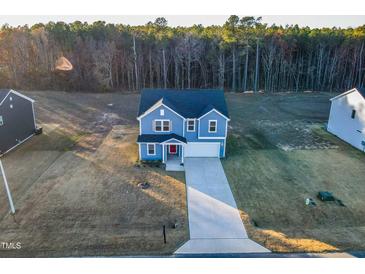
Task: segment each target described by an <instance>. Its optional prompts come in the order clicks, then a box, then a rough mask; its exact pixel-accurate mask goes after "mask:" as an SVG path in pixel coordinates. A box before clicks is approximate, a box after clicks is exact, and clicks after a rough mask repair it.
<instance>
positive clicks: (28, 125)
mask: <svg viewBox="0 0 365 274" xmlns="http://www.w3.org/2000/svg"><path fill="white" fill-rule="evenodd" d="M33 104H34V100H32V99H31V98H29V97H27V96H25V95H23V94H21V93H19V92H17V91H15V90H12V89H0V156H1V155H3V154H5V153H7V152H8V151H10V150H12V149H13V148H15V147H16V146H17V145H19V144H21V143H23V142H24V141H26V140H28V139H29V138H30V137H32V136H33V135H34V134H35V131H36V122H35V115H34V106H33Z"/></svg>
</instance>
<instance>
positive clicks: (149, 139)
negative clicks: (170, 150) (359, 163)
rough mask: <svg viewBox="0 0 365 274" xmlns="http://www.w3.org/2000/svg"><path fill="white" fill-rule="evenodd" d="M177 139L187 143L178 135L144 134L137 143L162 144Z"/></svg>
mask: <svg viewBox="0 0 365 274" xmlns="http://www.w3.org/2000/svg"><path fill="white" fill-rule="evenodd" d="M172 138H174V139H176V140H179V141H181V142H184V143H186V138H184V137H182V136H180V135H177V134H174V133H172V134H142V135H139V136H138V138H137V143H162V142H165V141H167V140H170V139H172Z"/></svg>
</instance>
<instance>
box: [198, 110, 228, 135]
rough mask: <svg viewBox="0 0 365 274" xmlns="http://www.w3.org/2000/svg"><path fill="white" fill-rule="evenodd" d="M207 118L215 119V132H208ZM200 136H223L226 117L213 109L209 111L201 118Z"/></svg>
mask: <svg viewBox="0 0 365 274" xmlns="http://www.w3.org/2000/svg"><path fill="white" fill-rule="evenodd" d="M209 120H217V132H216V133H209V132H208V128H209ZM199 131H200V132H199V133H200V137H225V134H226V119H225V118H224V117H222V115H220V114H218V113H217V112H215V111H212V112H210V113H209V114H207V115H206V116H204V117H203V118H202V119H200V124H199Z"/></svg>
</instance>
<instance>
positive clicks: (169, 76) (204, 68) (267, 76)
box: [0, 15, 365, 92]
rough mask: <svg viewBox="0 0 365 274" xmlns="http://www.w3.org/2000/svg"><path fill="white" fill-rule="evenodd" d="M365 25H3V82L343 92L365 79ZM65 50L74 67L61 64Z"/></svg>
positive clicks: (235, 21)
mask: <svg viewBox="0 0 365 274" xmlns="http://www.w3.org/2000/svg"><path fill="white" fill-rule="evenodd" d="M364 42H365V25H363V26H360V27H357V28H346V29H343V28H315V29H311V28H309V27H299V26H298V25H290V26H285V27H283V26H276V25H271V26H268V25H267V24H264V23H262V22H261V18H260V17H242V18H239V17H238V16H235V15H232V16H230V17H229V18H228V20H227V21H226V22H225V24H224V25H222V26H218V25H213V26H207V27H203V26H202V25H194V26H191V27H170V26H168V24H167V21H166V19H165V18H163V17H160V18H157V19H156V20H155V21H154V22H148V23H147V24H146V25H143V26H130V25H123V24H106V23H105V22H103V21H97V22H94V23H92V24H88V23H86V22H80V21H75V22H73V23H69V24H67V23H64V22H49V23H47V24H36V25H33V26H31V27H29V26H27V25H25V26H18V27H10V26H9V25H4V26H2V27H1V29H0V87H9V88H15V89H28V90H35V89H41V90H80V91H109V90H110V91H113V90H115V91H132V90H139V89H141V88H145V87H148V88H179V89H180V88H181V89H184V88H223V89H226V90H231V91H247V90H254V91H259V90H263V91H265V92H279V91H295V92H298V91H304V90H313V91H342V90H346V89H349V88H352V87H354V86H362V85H363V84H364V82H365V66H364V63H365V60H364V58H365V53H364ZM61 56H64V57H65V58H67V59H68V60H69V61H70V62H71V63H72V65H73V70H72V71H59V70H57V69H55V63H56V61H57V59H58V58H60V57H61Z"/></svg>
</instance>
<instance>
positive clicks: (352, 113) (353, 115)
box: [351, 109, 356, 119]
mask: <svg viewBox="0 0 365 274" xmlns="http://www.w3.org/2000/svg"><path fill="white" fill-rule="evenodd" d="M355 115H356V110H354V109H353V110H352V112H351V118H352V119H355Z"/></svg>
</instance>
